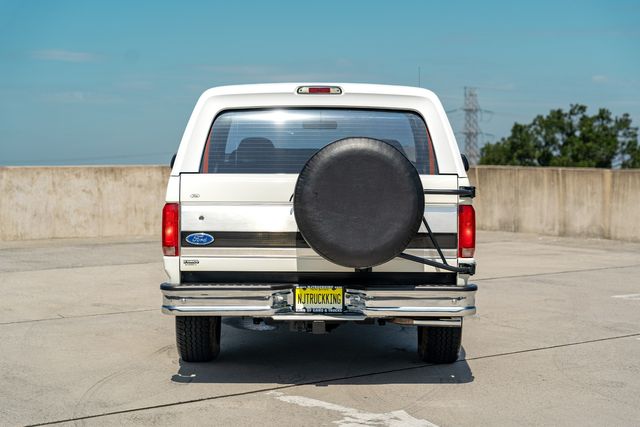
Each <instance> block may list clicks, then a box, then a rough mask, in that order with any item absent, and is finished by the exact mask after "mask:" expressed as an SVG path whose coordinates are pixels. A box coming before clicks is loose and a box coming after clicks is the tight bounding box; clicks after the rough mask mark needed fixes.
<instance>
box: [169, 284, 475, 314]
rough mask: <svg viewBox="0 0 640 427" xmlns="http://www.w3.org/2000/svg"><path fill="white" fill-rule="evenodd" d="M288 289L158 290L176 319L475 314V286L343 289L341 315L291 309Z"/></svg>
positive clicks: (275, 286)
mask: <svg viewBox="0 0 640 427" xmlns="http://www.w3.org/2000/svg"><path fill="white" fill-rule="evenodd" d="M294 288H295V285H291V284H282V285H279V284H233V283H224V284H185V285H171V284H168V283H163V284H162V285H161V286H160V289H161V290H162V294H163V303H162V311H163V313H165V314H173V315H177V316H228V317H231V316H249V317H261V318H271V319H273V320H282V321H289V320H291V321H299V320H325V321H346V320H350V321H357V320H364V319H366V318H391V319H393V318H402V317H408V318H423V317H424V318H459V317H463V316H468V315H471V314H474V313H475V312H476V306H475V293H476V290H477V286H476V285H466V286H441V285H438V286H429V285H420V286H415V287H414V286H412V287H402V286H398V287H391V286H390V287H386V288H375V289H374V288H369V289H355V288H353V289H352V288H349V287H348V286H346V287H345V290H344V308H345V311H344V312H343V313H341V314H333V313H326V314H316V313H299V312H295V311H294V310H293V296H294Z"/></svg>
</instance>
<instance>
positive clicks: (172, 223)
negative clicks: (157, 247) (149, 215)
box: [162, 203, 180, 256]
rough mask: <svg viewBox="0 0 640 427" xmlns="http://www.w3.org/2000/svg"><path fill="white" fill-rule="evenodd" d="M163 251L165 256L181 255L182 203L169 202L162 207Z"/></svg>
mask: <svg viewBox="0 0 640 427" xmlns="http://www.w3.org/2000/svg"><path fill="white" fill-rule="evenodd" d="M162 252H163V253H164V254H165V256H178V255H180V205H179V204H177V203H167V204H165V205H164V208H163V209H162Z"/></svg>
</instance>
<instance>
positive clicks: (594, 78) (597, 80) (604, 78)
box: [591, 74, 609, 83]
mask: <svg viewBox="0 0 640 427" xmlns="http://www.w3.org/2000/svg"><path fill="white" fill-rule="evenodd" d="M591 81H592V82H594V83H606V82H608V81H609V78H608V77H607V76H603V75H601V74H597V75H595V76H591Z"/></svg>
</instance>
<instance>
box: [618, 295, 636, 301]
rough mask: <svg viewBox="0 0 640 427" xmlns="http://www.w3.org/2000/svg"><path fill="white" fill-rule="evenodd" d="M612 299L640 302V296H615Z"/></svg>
mask: <svg viewBox="0 0 640 427" xmlns="http://www.w3.org/2000/svg"><path fill="white" fill-rule="evenodd" d="M611 298H622V299H630V300H632V301H636V300H640V294H626V295H613V296H612V297H611Z"/></svg>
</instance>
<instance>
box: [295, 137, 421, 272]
mask: <svg viewBox="0 0 640 427" xmlns="http://www.w3.org/2000/svg"><path fill="white" fill-rule="evenodd" d="M293 211H294V215H295V219H296V222H297V225H298V228H299V229H300V233H301V234H302V237H303V238H304V239H305V241H306V242H307V243H308V244H309V246H310V247H311V248H312V249H313V250H315V251H316V252H317V253H318V254H320V255H321V256H322V257H323V258H325V259H327V260H329V261H331V262H333V263H336V264H339V265H342V266H345V267H352V268H357V269H363V268H368V267H373V266H376V265H379V264H383V263H385V262H387V261H389V260H391V259H393V258H395V257H396V256H398V255H399V254H400V253H401V252H402V251H404V250H405V249H406V247H407V246H408V244H409V242H410V241H411V239H412V238H413V237H414V236H415V234H416V233H417V232H418V229H419V228H420V221H421V219H422V215H423V214H424V191H423V188H422V183H421V182H420V176H419V175H418V172H417V171H416V168H415V167H414V166H413V164H412V163H411V162H410V161H409V160H408V159H407V158H406V157H405V156H404V155H403V154H402V153H401V152H400V151H398V150H397V149H396V148H394V147H393V146H391V145H390V144H387V143H386V142H384V141H380V140H377V139H371V138H345V139H341V140H338V141H335V142H332V143H331V144H329V145H327V146H326V147H324V148H323V149H321V150H320V151H318V152H317V153H316V154H315V155H314V156H312V157H311V158H310V159H309V161H307V163H306V164H305V166H304V167H303V168H302V171H301V172H300V175H299V177H298V181H297V182H296V187H295V192H294V201H293Z"/></svg>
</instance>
